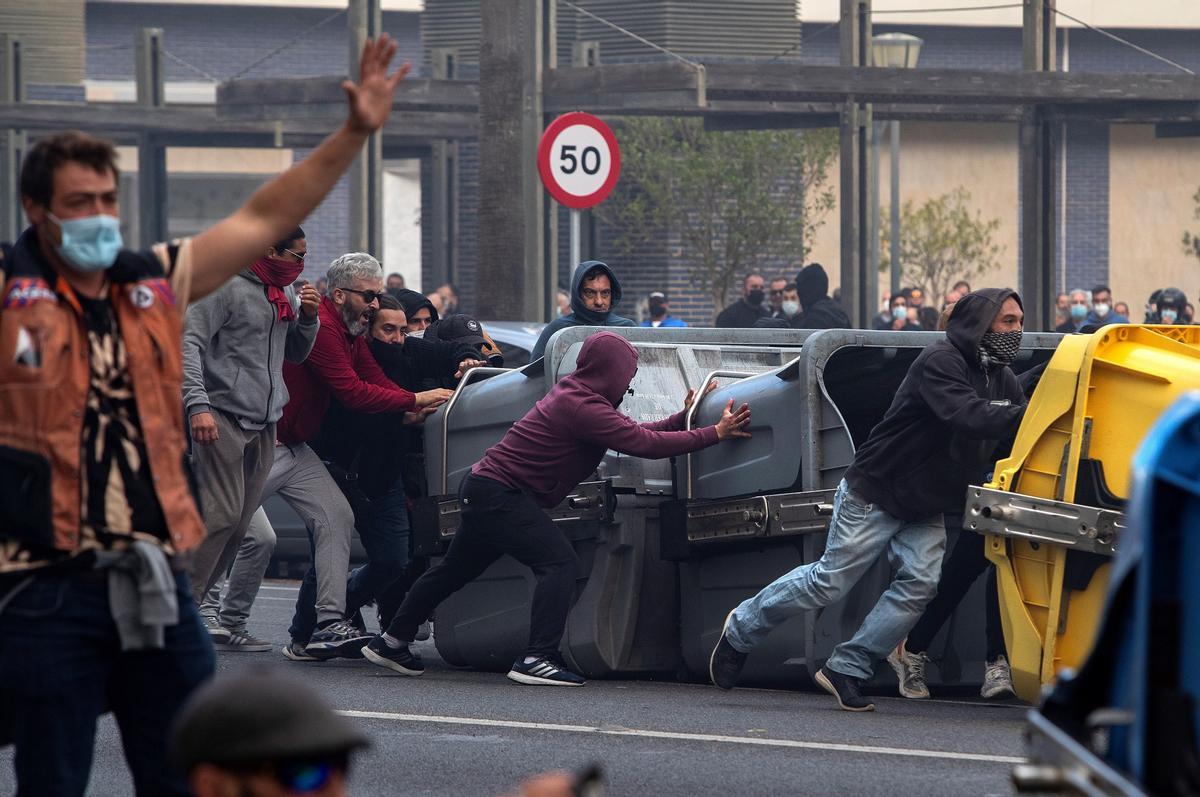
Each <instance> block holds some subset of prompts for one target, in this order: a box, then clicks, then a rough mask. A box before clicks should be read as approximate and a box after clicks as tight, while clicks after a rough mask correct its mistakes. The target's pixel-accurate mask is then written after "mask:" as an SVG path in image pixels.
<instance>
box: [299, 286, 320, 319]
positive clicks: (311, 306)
mask: <svg viewBox="0 0 1200 797" xmlns="http://www.w3.org/2000/svg"><path fill="white" fill-rule="evenodd" d="M320 304H321V294H320V293H318V292H317V289H316V288H314V287H313V286H312V285H311V284H310V283H309V282H307V281H305V283H304V285H302V286H301V287H300V313H301V314H302V315H303V316H304V317H305V318H316V317H317V308H318V307H319V306H320Z"/></svg>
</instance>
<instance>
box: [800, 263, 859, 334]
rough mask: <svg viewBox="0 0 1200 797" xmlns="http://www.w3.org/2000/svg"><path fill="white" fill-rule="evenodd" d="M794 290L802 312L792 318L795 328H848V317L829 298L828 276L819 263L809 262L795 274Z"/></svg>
mask: <svg viewBox="0 0 1200 797" xmlns="http://www.w3.org/2000/svg"><path fill="white" fill-rule="evenodd" d="M796 292H797V293H799V295H800V307H801V308H802V309H803V311H804V312H803V313H801V314H800V315H798V316H796V317H794V318H792V326H793V327H795V328H796V329H850V328H851V327H850V319H849V317H847V316H846V313H845V311H844V310H842V308H841V307H840V306H838V304H837V302H835V301H833V299H830V298H829V296H828V293H829V277H828V275H826V274H825V268H824V267H823V266H822V265H821V264H820V263H810V264H808V265H807V266H805V267H804V268H802V269H801V270H800V273H799V274H797V275H796Z"/></svg>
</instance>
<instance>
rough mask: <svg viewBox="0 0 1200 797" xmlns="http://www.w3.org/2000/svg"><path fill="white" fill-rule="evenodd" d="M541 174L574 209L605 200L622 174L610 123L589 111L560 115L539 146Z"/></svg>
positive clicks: (550, 188)
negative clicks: (607, 123) (605, 122)
mask: <svg viewBox="0 0 1200 797" xmlns="http://www.w3.org/2000/svg"><path fill="white" fill-rule="evenodd" d="M538 173H539V174H541V176H542V184H543V185H545V186H546V190H547V191H549V192H550V195H551V196H552V197H554V198H555V199H557V200H558V201H559V202H561V203H562V204H564V205H566V206H567V207H569V208H572V209H575V210H581V209H584V208H590V207H594V206H596V205H599V204H600V203H601V202H603V201H604V199H605V197H607V196H608V195H609V194H610V193H611V192H612V190H613V186H615V185H616V184H617V177H619V176H620V174H621V153H620V151H619V150H618V149H617V138H616V136H614V135H613V132H612V130H610V129H609V127H608V125H606V124H604V122H602V121H600V120H599V119H598V118H596V117H595V116H592V115H591V114H590V113H582V112H579V111H576V112H574V113H568V114H565V115H563V116H560V117H558V118H557V119H555V120H554V121H553V122H551V123H550V126H549V127H547V128H546V132H545V133H543V134H542V141H541V143H540V144H539V145H538Z"/></svg>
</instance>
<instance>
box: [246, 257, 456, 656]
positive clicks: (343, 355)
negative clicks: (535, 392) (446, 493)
mask: <svg viewBox="0 0 1200 797" xmlns="http://www.w3.org/2000/svg"><path fill="white" fill-rule="evenodd" d="M326 279H327V280H328V283H329V293H328V295H326V296H325V297H323V298H322V299H321V305H320V307H319V308H318V310H317V316H318V318H319V319H320V323H321V326H320V329H319V330H318V331H317V339H316V341H315V342H314V343H313V347H312V351H311V352H310V353H309V355H308V359H306V360H305V361H304V362H303V363H302V364H295V363H287V364H285V366H284V369H283V379H284V382H285V384H286V385H287V389H288V395H289V396H290V397H291V398H290V400H289V401H288V404H287V406H286V407H284V410H283V417H282V418H280V420H279V425H278V428H277V434H278V438H279V447H278V448H277V449H276V452H275V466H274V467H273V468H272V471H271V474H270V476H268V478H267V487H266V489H265V490H264V492H263V497H264V499H265V498H266V497H267V496H268V495H270V494H272V493H275V492H278V493H279V495H280V496H281V497H282V498H283V499H284V500H285V501H287V502H288V503H289V504H290V505H291V506H292V508H293V509H295V510H296V512H297V514H299V515H300V517H301V519H302V520H304V522H305V525H306V526H307V527H308V528H309V529H310V530H311V533H312V544H313V560H312V566H311V567H309V569H308V573H307V574H306V575H305V577H304V582H303V584H301V587H300V594H299V595H298V596H297V598H296V613H295V616H294V617H293V618H292V625H291V627H290V628H289V629H288V633H289V634H290V636H291V640H292V641H291V642H290V643H289V644H288V646H287V647H285V648H284V650H283V655H284V656H286V657H287V658H289V659H292V660H293V661H304V660H312V659H326V658H332V657H333V656H336V655H338V654H339V653H340V652H343V651H345V652H351V651H356V650H357V648H361V647H362V644H363V643H364V642H365V641H366V640H367V638H368V637H367V636H366V634H364V633H363V632H361V631H360V630H359V629H357V628H355V627H354V626H352V625H351V624H350V623H349V622H347V621H346V576H347V573H348V571H349V568H350V535H351V533H352V531H353V528H354V513H353V512H352V511H351V509H350V505H349V503H348V502H347V501H346V497H345V496H344V495H343V493H342V490H341V489H340V488H339V487H338V485H337V483H336V482H335V480H334V478H333V477H332V476H331V475H330V472H329V470H328V469H327V468H326V466H325V465H324V464H323V463H322V461H321V458H320V457H319V456H318V455H317V454H316V452H314V451H313V450H312V448H310V446H309V443H310V442H311V441H312V440H314V439H315V438H316V436H317V432H318V431H320V428H321V422H322V421H323V420H324V418H325V413H326V411H327V410H328V409H329V405H330V402H331V401H332V400H336V401H337V402H338V403H339V404H341V405H342V406H344V407H346V408H347V409H349V410H351V411H354V412H363V413H392V412H399V413H403V412H408V411H410V410H413V409H415V408H419V407H435V406H437V405H439V404H441V403H442V402H444V401H445V400H446V399H447V398H449V396H450V391H448V390H430V391H426V392H424V393H416V394H413V393H410V392H409V391H407V390H404V389H402V388H400V387H397V386H396V384H395V383H394V382H392V381H391V380H390V379H388V378H387V377H386V376H385V375H384V373H383V371H382V370H381V369H380V368H379V366H378V365H377V364H376V363H375V362H374V361H373V360H372V361H370V362H365V361H364V362H363V364H362V367H361V369H360V370H355V366H354V358H353V357H352V355H351V346H352V344H353V343H354V341H355V339H356V338H358V337H359V336H360V335H361V334H362V333H363V331H364V330H365V329H366V328H367V324H368V320H369V318H370V313H371V311H372V310H374V309H377V308H378V307H379V302H378V299H377V297H378V296H379V295H380V294H382V293H383V268H382V267H381V266H380V265H379V261H377V260H376V259H375V258H373V257H371V256H370V255H368V254H366V253H365V252H351V253H349V254H345V255H342V256H341V257H339V258H337V259H336V260H334V261H333V263H332V264H330V266H329V272H328V274H327V275H326ZM368 359H369V358H368Z"/></svg>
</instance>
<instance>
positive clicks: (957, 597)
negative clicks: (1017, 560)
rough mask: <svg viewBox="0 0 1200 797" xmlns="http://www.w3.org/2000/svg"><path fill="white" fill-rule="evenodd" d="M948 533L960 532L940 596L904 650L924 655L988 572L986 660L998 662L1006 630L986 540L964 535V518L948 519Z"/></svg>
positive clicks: (945, 569) (944, 572)
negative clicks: (977, 581) (976, 582)
mask: <svg viewBox="0 0 1200 797" xmlns="http://www.w3.org/2000/svg"><path fill="white" fill-rule="evenodd" d="M946 530H947V532H951V531H954V530H957V531H958V540H957V541H956V542H955V543H954V550H952V551H951V552H950V555H949V556H948V557H946V561H945V562H943V563H942V577H941V580H940V581H939V582H938V591H937V595H936V596H935V597H934V599H933V600H932V601H930V602H929V605H928V606H926V607H925V614H923V615H921V619H920V620H918V621H917V624H916V626H914V627H913V630H912V631H911V632H909V634H908V641H907V642H906V643H905V649H906V650H908V651H909V652H910V653H924V652H926V651H927V650H929V645H930V643H931V642H933V638H934V637H935V636H937V632H938V631H940V630H941V628H942V626H943V625H945V624H946V621H947V620H949V619H950V615H952V614H954V610H955V609H957V608H958V604H959V603H960V602H961V601H962V599H963V597H964V596H965V595H966V594H967V591H968V590H969V589H971V586H972V585H974V583H975V579H977V578H979V576H980V575H981V574H982V573H983V572H984V571H985V570H986V571H988V573H987V584H986V585H985V587H984V603H985V608H984V623H985V625H984V634H985V636H986V637H987V660H988V661H995V660H996V659H997V658H998V657H999V656H1001V655H1002V654H1004V652H1005V648H1004V628H1003V626H1001V624H1000V598H999V596H998V594H997V592H996V569H995V568H994V567H991V563H990V562H988V560H987V556H986V555H985V554H984V550H983V544H984V540H983V537H981V536H980V535H978V534H975V533H974V532H968V531H963V528H962V517H961V516H960V517H954V516H951V515H947V516H946Z"/></svg>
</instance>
